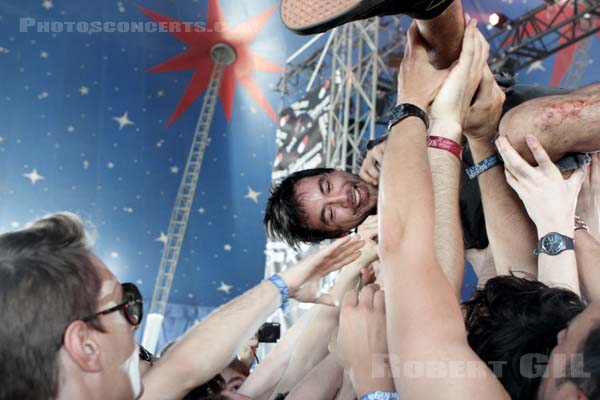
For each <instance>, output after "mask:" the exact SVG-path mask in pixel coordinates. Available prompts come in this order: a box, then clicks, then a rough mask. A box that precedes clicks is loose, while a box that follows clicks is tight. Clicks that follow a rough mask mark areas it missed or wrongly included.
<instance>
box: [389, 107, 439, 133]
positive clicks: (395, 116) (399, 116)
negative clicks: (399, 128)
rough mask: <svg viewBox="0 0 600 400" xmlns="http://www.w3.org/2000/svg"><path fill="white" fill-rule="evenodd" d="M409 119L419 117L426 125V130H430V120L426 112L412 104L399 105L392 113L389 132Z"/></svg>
mask: <svg viewBox="0 0 600 400" xmlns="http://www.w3.org/2000/svg"><path fill="white" fill-rule="evenodd" d="M408 117H419V118H421V119H422V120H423V122H424V123H425V128H427V129H429V118H428V117H427V114H426V113H425V111H423V110H421V109H420V108H419V107H417V106H415V105H414V104H410V103H403V104H399V105H397V106H396V107H394V109H393V110H392V111H391V112H390V115H389V118H388V125H387V130H388V132H389V131H390V130H391V129H392V126H394V125H396V124H397V123H398V122H400V121H402V120H403V119H405V118H408Z"/></svg>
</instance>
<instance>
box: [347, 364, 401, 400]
mask: <svg viewBox="0 0 600 400" xmlns="http://www.w3.org/2000/svg"><path fill="white" fill-rule="evenodd" d="M378 372H380V373H381V372H383V371H378ZM351 375H352V376H353V378H352V381H353V383H354V390H355V392H356V395H357V398H359V399H360V398H361V397H362V396H364V395H365V394H367V393H370V392H395V391H396V388H395V386H394V379H393V377H392V373H391V370H390V369H389V367H387V366H386V367H385V375H384V377H378V378H374V377H373V376H375V375H374V371H371V370H370V369H369V370H368V371H364V372H361V373H355V372H354V371H352V373H351Z"/></svg>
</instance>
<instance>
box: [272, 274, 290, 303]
mask: <svg viewBox="0 0 600 400" xmlns="http://www.w3.org/2000/svg"><path fill="white" fill-rule="evenodd" d="M267 280H268V281H269V282H271V283H272V284H273V285H275V287H276V288H277V289H279V293H280V294H281V311H283V312H284V313H286V312H288V310H289V309H290V303H289V299H290V295H289V291H288V287H287V285H286V284H285V282H284V281H283V279H281V276H279V275H278V274H275V275H271V276H270V277H269V279H267Z"/></svg>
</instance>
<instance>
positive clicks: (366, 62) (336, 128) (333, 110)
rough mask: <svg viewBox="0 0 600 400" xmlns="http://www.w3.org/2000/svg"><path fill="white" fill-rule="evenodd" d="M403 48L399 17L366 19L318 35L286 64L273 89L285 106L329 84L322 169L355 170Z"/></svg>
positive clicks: (392, 82) (378, 119)
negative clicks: (321, 85) (329, 102)
mask: <svg viewBox="0 0 600 400" xmlns="http://www.w3.org/2000/svg"><path fill="white" fill-rule="evenodd" d="M325 38H326V40H325V43H324V44H323V41H324V40H323V39H325ZM405 44H406V36H405V34H404V33H403V32H402V30H401V27H400V18H399V17H384V18H372V19H369V20H364V21H357V22H353V23H350V24H346V25H343V26H340V27H337V28H335V29H334V30H332V31H331V32H329V33H325V34H322V35H319V36H317V37H315V38H313V39H312V40H311V41H309V42H308V43H307V44H306V45H305V46H303V47H302V48H301V49H300V50H298V51H297V52H296V53H294V54H293V55H292V56H291V57H290V58H288V59H287V60H286V65H285V70H286V71H285V74H284V75H283V77H282V78H281V79H280V81H279V82H278V83H277V85H276V87H275V90H276V91H278V92H281V94H282V97H283V99H284V103H286V104H289V103H292V102H293V101H296V100H298V99H299V98H301V97H302V96H304V94H305V93H306V92H308V91H309V90H310V89H312V88H313V87H315V86H317V85H319V84H323V83H324V82H325V81H327V80H329V81H330V86H329V90H330V95H331V104H330V108H329V115H328V128H327V129H328V132H327V142H326V144H325V162H326V165H327V166H328V167H336V168H343V169H346V170H349V171H356V170H357V169H358V168H359V167H360V164H359V162H360V153H361V150H360V145H361V142H362V141H363V140H368V139H372V138H374V137H375V135H376V124H378V123H381V122H382V120H381V117H382V115H386V111H387V109H388V108H389V107H391V106H393V105H392V101H390V95H392V94H395V92H396V91H395V87H396V85H395V80H396V77H395V70H396V66H397V64H398V63H399V60H400V59H401V57H402V54H403V52H404V45H405ZM309 50H312V51H311V52H310V53H308V51H309ZM305 53H308V55H305ZM301 55H302V56H304V59H302V61H300V62H299V63H298V61H297V60H298V59H300V56H301Z"/></svg>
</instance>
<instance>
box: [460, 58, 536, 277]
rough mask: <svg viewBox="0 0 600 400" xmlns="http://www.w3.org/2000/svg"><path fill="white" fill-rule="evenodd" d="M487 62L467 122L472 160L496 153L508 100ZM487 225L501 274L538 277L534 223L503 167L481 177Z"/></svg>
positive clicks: (480, 182) (476, 161) (478, 159)
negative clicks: (521, 274) (496, 142)
mask: <svg viewBox="0 0 600 400" xmlns="http://www.w3.org/2000/svg"><path fill="white" fill-rule="evenodd" d="M505 97H506V96H505V95H504V92H503V91H502V89H500V87H499V86H498V85H497V84H496V81H495V80H494V76H493V75H492V72H491V71H490V69H489V67H488V66H487V65H486V66H485V67H484V71H483V77H482V79H481V84H480V87H479V93H478V94H477V97H476V99H475V102H474V103H473V105H472V106H471V108H470V109H469V114H468V115H467V120H466V122H465V136H466V137H467V139H468V141H469V146H470V148H471V153H472V154H473V161H474V162H475V163H478V162H481V161H482V160H484V159H485V158H487V157H489V156H491V155H493V154H495V153H496V147H495V146H494V144H493V143H492V140H493V138H494V137H495V136H496V126H497V124H498V120H499V118H500V113H501V111H502V104H503V103H504V99H505ZM478 180H479V188H480V191H481V202H482V204H483V212H484V215H485V226H486V230H487V234H488V238H489V241H490V247H491V249H492V255H493V258H494V263H495V265H496V271H497V273H498V275H508V274H509V273H511V272H525V273H527V274H530V275H532V276H534V277H537V259H536V258H535V256H534V255H533V253H532V251H531V249H533V248H534V247H535V244H536V242H537V240H536V239H537V237H536V232H535V226H534V225H533V224H532V222H531V220H530V219H529V217H528V216H527V212H526V211H525V208H524V207H523V203H522V202H521V201H520V200H519V197H518V196H517V194H516V193H515V192H514V191H513V190H512V189H511V188H510V186H509V185H508V183H506V178H505V177H504V167H503V166H502V165H499V166H496V167H493V168H491V169H489V170H487V171H485V172H484V173H483V174H480V175H479V176H478Z"/></svg>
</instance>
